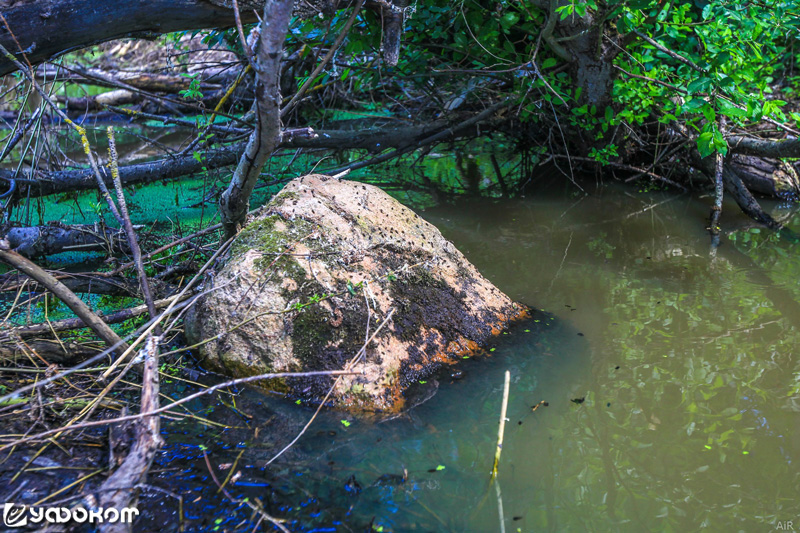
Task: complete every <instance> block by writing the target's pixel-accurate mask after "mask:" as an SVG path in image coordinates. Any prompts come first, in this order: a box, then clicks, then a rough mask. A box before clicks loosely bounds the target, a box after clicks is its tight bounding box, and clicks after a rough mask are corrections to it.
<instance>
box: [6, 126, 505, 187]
mask: <svg viewBox="0 0 800 533" xmlns="http://www.w3.org/2000/svg"><path fill="white" fill-rule="evenodd" d="M464 116H470V115H468V114H465V115H464ZM457 121H458V117H455V118H453V120H452V121H446V120H437V121H434V122H431V123H428V124H423V125H416V126H404V127H400V128H370V129H366V130H358V131H343V130H328V131H318V132H316V133H314V132H313V131H310V130H306V129H303V130H300V133H299V134H295V133H293V132H295V131H296V130H289V131H285V132H283V134H282V138H283V142H281V144H280V147H281V148H308V149H312V150H314V149H327V150H370V151H374V152H379V151H382V150H386V149H388V148H397V149H403V148H407V147H411V146H415V145H417V144H420V143H422V142H424V141H425V140H426V139H430V138H432V137H433V136H435V135H436V134H438V133H440V132H444V131H446V130H447V129H448V126H450V125H451V124H452V123H453V122H457ZM501 126H502V121H495V122H492V121H485V122H483V123H482V125H481V127H480V129H478V128H477V127H472V128H461V129H458V130H457V131H453V135H451V136H446V137H445V138H444V139H442V138H438V137H437V140H439V141H441V140H446V139H447V138H452V137H455V136H477V135H480V134H481V133H486V132H487V131H489V130H493V129H498V128H500V127H501ZM244 148H245V145H244V144H236V145H231V146H230V147H228V148H225V149H222V150H214V151H209V152H205V155H204V160H203V162H200V161H197V159H195V158H194V156H192V155H187V156H184V157H179V158H169V159H160V160H157V161H151V162H148V163H137V164H133V165H126V166H121V167H120V168H119V173H120V178H121V179H122V183H123V185H125V186H131V185H145V184H147V183H153V182H157V181H167V180H172V179H176V178H180V177H182V176H186V175H189V174H196V173H199V172H201V171H202V169H203V167H206V168H207V169H208V170H214V169H217V168H221V167H226V166H230V165H233V164H235V163H236V162H237V161H238V160H239V159H240V157H241V155H242V153H244ZM100 171H101V173H103V178H104V180H105V181H106V183H107V184H108V185H109V186H110V185H112V183H111V175H110V172H108V169H106V168H105V167H101V168H100ZM14 175H15V173H14V171H11V170H6V169H0V182H1V181H5V182H6V183H10V182H11V181H14V180H15V178H14ZM89 190H97V182H96V180H95V178H94V174H93V173H92V170H91V169H80V170H62V171H56V172H43V171H35V172H33V173H31V171H29V170H28V171H23V172H22V173H20V175H18V176H17V178H16V180H15V191H14V197H15V198H26V197H28V196H30V197H31V198H37V197H41V196H48V195H53V194H63V193H67V192H79V191H89Z"/></svg>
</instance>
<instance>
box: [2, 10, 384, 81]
mask: <svg viewBox="0 0 800 533" xmlns="http://www.w3.org/2000/svg"><path fill="white" fill-rule="evenodd" d="M238 4H239V10H240V13H241V19H242V22H243V23H245V24H247V23H251V22H256V21H257V20H258V18H257V16H256V13H257V12H262V11H263V7H264V0H239V2H238ZM350 4H351V2H350V1H347V0H346V1H334V0H299V1H296V2H295V6H294V15H296V16H299V17H303V18H309V17H314V16H316V15H317V14H320V13H323V12H324V13H327V14H330V13H332V12H333V11H335V10H336V9H343V8H346V7H347V6H349V5H350ZM387 4H389V2H387V1H386V0H374V1H371V2H368V3H367V6H368V7H370V8H371V9H373V10H376V11H378V12H379V13H380V12H381V9H382V8H383V7H384V6H386V5H387ZM0 11H2V14H3V17H4V21H3V22H4V24H2V25H0V44H2V45H3V46H5V47H6V48H7V49H8V50H9V51H10V52H11V53H12V54H15V55H18V56H20V57H18V59H19V60H22V61H27V62H29V63H30V64H34V65H35V64H37V63H41V62H42V61H46V60H49V59H53V58H55V57H57V56H59V55H61V54H64V53H66V52H70V51H73V50H78V49H81V48H85V47H87V46H90V45H93V44H98V43H101V42H104V41H110V40H112V39H117V38H121V37H144V38H148V37H153V36H155V35H161V34H164V33H170V32H174V31H183V30H198V29H204V28H229V27H233V26H234V25H235V24H236V18H235V15H234V10H233V2H231V1H230V0H139V1H136V2H119V1H116V0H0ZM22 56H24V57H22ZM15 70H17V66H16V65H15V64H14V61H12V60H11V58H8V57H4V56H0V76H3V75H5V74H9V73H11V72H14V71H15Z"/></svg>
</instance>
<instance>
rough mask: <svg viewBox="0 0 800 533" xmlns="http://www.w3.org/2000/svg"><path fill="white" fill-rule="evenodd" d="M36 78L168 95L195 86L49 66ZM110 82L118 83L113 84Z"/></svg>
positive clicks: (165, 78) (180, 79)
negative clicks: (122, 87) (124, 86)
mask: <svg viewBox="0 0 800 533" xmlns="http://www.w3.org/2000/svg"><path fill="white" fill-rule="evenodd" d="M35 74H36V79H37V80H38V81H40V82H44V81H46V82H47V83H53V82H64V81H70V82H73V83H78V84H81V85H94V86H97V87H108V88H112V89H116V88H118V87H119V86H120V84H125V85H128V86H130V87H134V88H136V89H140V90H142V91H149V92H154V93H168V94H178V93H180V92H181V91H185V90H187V89H189V88H190V87H191V84H192V80H191V79H190V78H188V77H186V76H171V75H169V74H160V73H155V72H144V71H133V72H132V71H113V70H112V71H107V70H99V69H92V68H87V69H73V70H66V69H64V68H60V67H54V66H47V67H42V68H39V69H38V70H37V71H36V73H35ZM232 74H235V73H232ZM109 79H110V80H114V81H116V82H117V83H112V82H110V81H109ZM226 81H227V80H226ZM230 81H232V80H230ZM198 88H199V89H200V90H211V91H217V90H220V89H223V88H224V87H223V85H222V84H220V83H209V82H208V81H201V82H199V85H198Z"/></svg>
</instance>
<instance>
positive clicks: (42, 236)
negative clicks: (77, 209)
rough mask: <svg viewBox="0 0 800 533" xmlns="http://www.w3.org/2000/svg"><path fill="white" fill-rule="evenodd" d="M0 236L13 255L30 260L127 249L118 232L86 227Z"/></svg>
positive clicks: (25, 230) (21, 231) (16, 231)
mask: <svg viewBox="0 0 800 533" xmlns="http://www.w3.org/2000/svg"><path fill="white" fill-rule="evenodd" d="M2 237H5V239H6V240H8V243H9V245H10V246H11V248H12V249H13V250H14V251H15V252H17V253H18V254H20V255H23V256H25V257H28V258H31V259H32V258H37V257H45V256H48V255H53V254H58V253H62V252H108V253H113V252H116V251H123V252H124V251H127V249H128V247H127V244H126V242H125V235H124V234H123V233H122V232H121V231H120V230H115V229H110V228H99V227H97V226H89V225H76V226H63V225H52V226H33V227H24V228H11V229H9V230H8V232H7V233H6V234H5V235H0V238H2Z"/></svg>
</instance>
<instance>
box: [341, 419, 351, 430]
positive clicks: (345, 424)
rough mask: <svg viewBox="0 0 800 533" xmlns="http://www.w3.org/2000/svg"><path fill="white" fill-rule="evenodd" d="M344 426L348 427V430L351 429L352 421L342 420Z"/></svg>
mask: <svg viewBox="0 0 800 533" xmlns="http://www.w3.org/2000/svg"><path fill="white" fill-rule="evenodd" d="M342 425H343V426H344V427H346V428H349V427H350V421H349V420H342Z"/></svg>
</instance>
